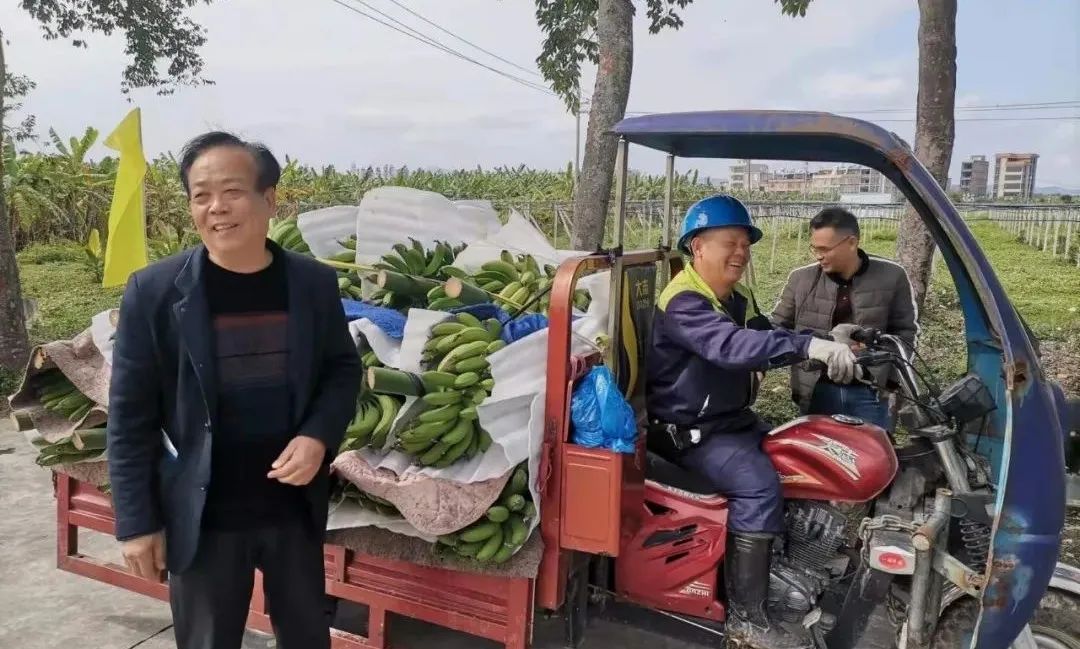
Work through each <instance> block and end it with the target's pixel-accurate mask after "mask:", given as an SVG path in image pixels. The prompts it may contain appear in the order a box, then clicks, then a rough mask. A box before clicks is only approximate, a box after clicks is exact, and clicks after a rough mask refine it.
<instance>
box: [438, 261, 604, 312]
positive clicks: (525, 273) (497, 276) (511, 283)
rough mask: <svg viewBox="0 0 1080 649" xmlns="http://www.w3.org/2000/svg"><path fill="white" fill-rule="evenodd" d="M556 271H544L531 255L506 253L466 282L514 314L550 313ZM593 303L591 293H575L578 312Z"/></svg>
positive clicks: (582, 290) (579, 291) (487, 264)
mask: <svg viewBox="0 0 1080 649" xmlns="http://www.w3.org/2000/svg"><path fill="white" fill-rule="evenodd" d="M456 270H457V269H453V270H452V271H449V273H448V274H453V271H456ZM556 270H557V269H556V268H555V267H554V266H552V265H550V264H546V265H545V266H544V267H543V268H541V267H540V265H539V264H538V263H537V262H536V259H535V258H533V256H532V255H530V254H521V255H518V256H516V257H515V256H514V255H513V254H511V253H510V251H508V250H503V251H502V252H501V253H500V255H499V258H498V259H493V260H491V261H489V262H486V263H484V264H483V265H481V267H480V270H479V271H478V272H476V273H474V274H473V275H471V276H466V277H462V279H465V280H466V281H468V282H469V283H470V284H472V285H474V286H476V287H477V288H480V289H482V290H483V291H485V292H487V293H488V294H489V295H490V296H491V298H492V301H493V302H494V303H495V304H497V305H499V306H501V307H503V308H504V309H507V310H508V311H510V312H511V313H516V312H518V311H521V310H522V309H525V312H528V313H547V312H548V311H549V309H550V307H551V298H550V289H551V285H552V283H553V282H554V280H555V272H556ZM444 271H447V269H444ZM458 272H460V271H458ZM455 276H458V277H460V276H459V275H455ZM589 300H590V298H589V293H588V291H586V290H584V289H577V290H576V291H574V306H575V307H577V308H578V309H580V310H582V311H584V310H585V309H587V308H588V306H589Z"/></svg>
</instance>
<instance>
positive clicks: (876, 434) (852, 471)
mask: <svg viewBox="0 0 1080 649" xmlns="http://www.w3.org/2000/svg"><path fill="white" fill-rule="evenodd" d="M762 446H763V448H764V449H765V452H766V453H767V454H768V455H769V458H770V459H772V462H773V465H774V466H775V467H776V470H777V472H779V474H780V482H781V484H782V485H783V487H784V498H790V499H807V500H832V501H841V502H866V501H868V500H870V499H872V498H874V497H876V496H877V495H878V494H880V493H881V492H882V491H883V490H884V489H885V488H886V487H888V486H889V484H890V483H891V482H892V480H893V478H894V477H895V476H896V468H897V460H896V451H895V450H894V449H893V446H892V443H891V442H890V441H889V437H888V435H886V434H885V431H883V430H882V429H880V428H878V427H877V426H872V425H870V424H865V423H863V422H862V421H861V420H859V419H855V418H852V417H845V416H844V415H834V416H831V417H827V416H822V415H811V416H809V417H802V418H800V419H796V420H794V421H792V422H790V423H787V424H785V425H783V426H781V427H779V428H777V429H775V430H773V431H772V432H770V433H769V435H768V436H767V437H766V438H765V442H764V444H763V445H762Z"/></svg>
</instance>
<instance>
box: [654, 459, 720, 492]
mask: <svg viewBox="0 0 1080 649" xmlns="http://www.w3.org/2000/svg"><path fill="white" fill-rule="evenodd" d="M645 478H646V479H647V480H652V481H653V482H656V483H658V484H660V485H662V486H666V487H673V488H675V489H681V490H682V491H688V492H690V493H692V494H697V495H700V496H710V497H716V496H719V495H720V494H718V493H716V489H715V488H714V487H713V486H712V485H710V484H709V482H708V481H707V480H705V478H703V477H701V476H699V475H698V474H696V473H693V472H691V471H687V470H686V469H684V468H682V467H680V466H679V465H677V464H675V463H674V462H670V461H668V460H666V459H664V458H663V457H662V456H660V455H659V454H657V453H654V452H652V451H646V454H645Z"/></svg>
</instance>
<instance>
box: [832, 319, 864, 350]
mask: <svg viewBox="0 0 1080 649" xmlns="http://www.w3.org/2000/svg"><path fill="white" fill-rule="evenodd" d="M860 329H862V327H860V326H859V325H857V324H849V323H841V324H838V325H836V326H835V327H833V328H832V331H830V332H829V335H831V336H832V339H833V340H835V341H836V342H838V343H844V344H845V345H853V344H855V341H854V340H852V339H851V334H853V333H855V332H856V331H859V330H860Z"/></svg>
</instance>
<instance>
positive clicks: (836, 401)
mask: <svg viewBox="0 0 1080 649" xmlns="http://www.w3.org/2000/svg"><path fill="white" fill-rule="evenodd" d="M810 251H811V252H812V253H813V255H814V257H815V258H816V259H817V263H814V264H811V265H809V266H804V267H802V268H797V269H795V270H794V271H792V273H791V275H790V276H789V277H788V281H787V285H786V286H785V287H784V291H783V293H782V294H781V295H780V301H779V302H778V303H777V305H776V308H775V309H773V313H772V317H771V319H772V321H773V324H774V325H776V326H777V327H782V328H785V329H793V330H804V329H812V330H814V331H815V332H817V333H822V334H824V333H829V332H830V331H833V330H834V329H836V327H838V326H841V325H858V326H861V327H873V328H875V329H880V330H881V331H883V332H885V333H888V334H893V335H896V336H899V337H900V338H901V339H903V341H904V342H906V343H907V344H908V345H912V346H913V345H914V344H915V339H916V337H917V335H918V324H916V322H917V319H918V314H917V313H916V307H915V302H914V300H913V299H912V291H911V282H910V281H909V280H908V276H907V273H906V272H905V271H904V269H903V267H902V266H900V265H899V264H897V263H895V262H892V261H889V260H887V259H882V258H881V257H872V256H870V255H868V254H866V253H865V252H863V250H862V249H861V248H859V222H858V220H857V219H856V218H855V215H854V214H852V213H851V212H849V211H847V210H845V209H842V208H839V207H830V208H827V209H824V210H822V211H821V212H820V213H818V214H817V215H816V216H815V217H814V218H813V219H811V220H810ZM842 328H843V327H841V329H842ZM873 378H874V383H875V384H877V385H878V386H883V385H884V384H885V382H886V381H887V380H888V378H889V368H888V367H882V368H878V369H876V370H875V372H874V377H873ZM791 393H792V398H793V399H794V400H795V403H797V404H798V405H799V409H800V410H801V411H802V412H804V413H807V414H827V415H831V414H846V415H852V416H856V417H859V418H860V419H863V420H864V421H867V422H869V423H872V424H876V425H878V426H881V427H882V428H886V429H888V428H889V413H888V407H887V406H886V404H885V403H884V402H883V401H882V400H881V398H880V396H879V394H878V390H877V389H875V388H873V387H870V386H867V385H865V384H862V383H855V384H848V385H840V384H837V383H834V382H833V381H831V380H829V378H828V377H827V376H825V375H823V374H822V373H821V372H820V371H816V370H810V369H807V367H806V366H805V364H800V365H795V366H793V367H792V369H791Z"/></svg>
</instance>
